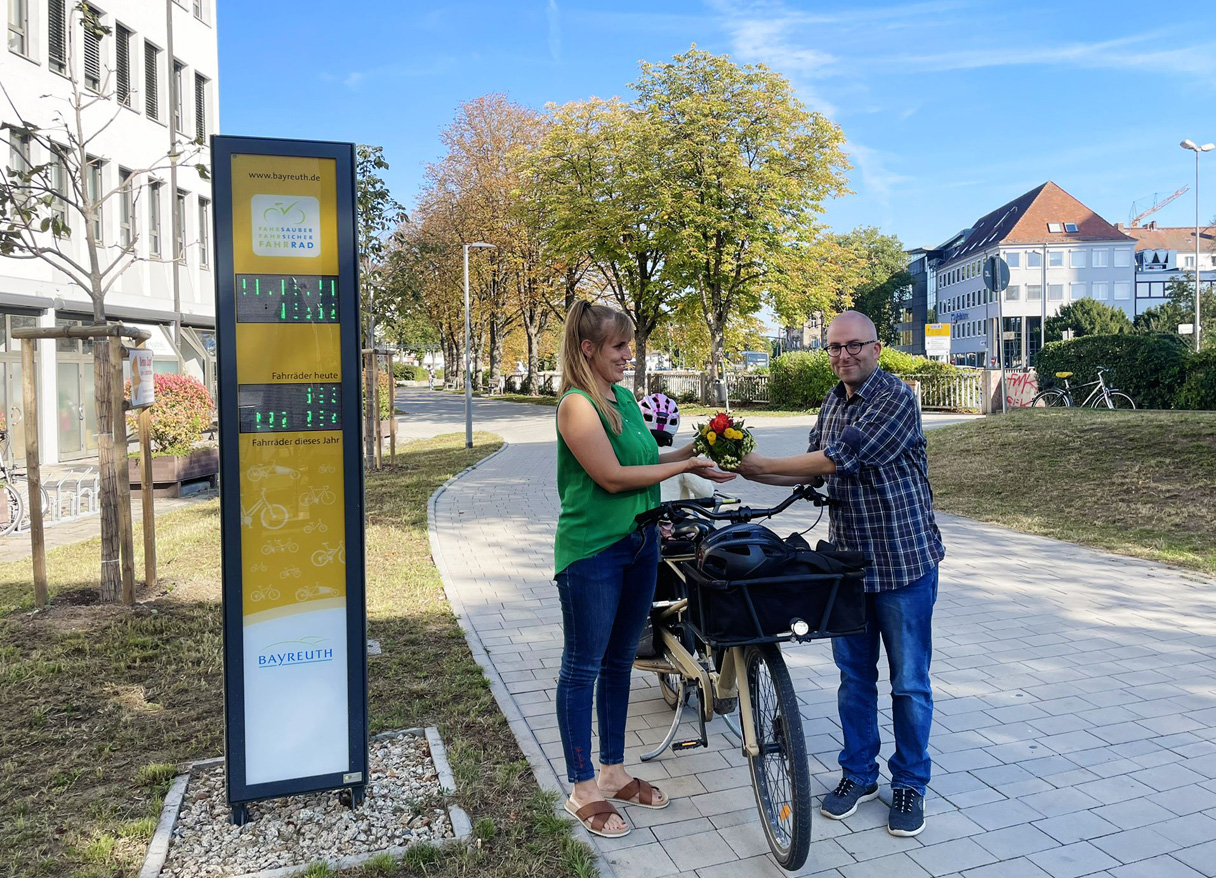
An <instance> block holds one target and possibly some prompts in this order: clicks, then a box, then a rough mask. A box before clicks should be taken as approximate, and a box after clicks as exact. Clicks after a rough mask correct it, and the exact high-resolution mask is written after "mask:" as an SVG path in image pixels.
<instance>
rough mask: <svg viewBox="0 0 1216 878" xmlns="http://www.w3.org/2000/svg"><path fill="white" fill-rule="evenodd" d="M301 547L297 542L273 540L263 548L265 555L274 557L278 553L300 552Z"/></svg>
mask: <svg viewBox="0 0 1216 878" xmlns="http://www.w3.org/2000/svg"><path fill="white" fill-rule="evenodd" d="M298 551H300V545H299V543H297V542H296V541H295V540H271V541H270V542H269V543H267V544H266V545H264V546H262V554H263V555H273V554H275V553H276V552H298Z"/></svg>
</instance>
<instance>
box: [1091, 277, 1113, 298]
mask: <svg viewBox="0 0 1216 878" xmlns="http://www.w3.org/2000/svg"><path fill="white" fill-rule="evenodd" d="M1093 294H1094V295H1093V297H1094V298H1095V299H1106V298H1108V297H1109V296H1110V284H1109V283H1108V282H1107V281H1104V280H1096V281H1094V286H1093Z"/></svg>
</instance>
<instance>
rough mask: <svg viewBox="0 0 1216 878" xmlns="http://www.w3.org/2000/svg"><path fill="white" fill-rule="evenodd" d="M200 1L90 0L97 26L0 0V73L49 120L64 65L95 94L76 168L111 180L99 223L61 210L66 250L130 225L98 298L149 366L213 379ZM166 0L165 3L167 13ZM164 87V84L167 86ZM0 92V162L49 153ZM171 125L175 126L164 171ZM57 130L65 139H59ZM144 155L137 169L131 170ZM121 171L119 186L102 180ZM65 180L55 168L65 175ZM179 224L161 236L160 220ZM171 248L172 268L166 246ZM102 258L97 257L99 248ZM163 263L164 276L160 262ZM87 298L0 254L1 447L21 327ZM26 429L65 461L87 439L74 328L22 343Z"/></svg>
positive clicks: (82, 453)
mask: <svg viewBox="0 0 1216 878" xmlns="http://www.w3.org/2000/svg"><path fill="white" fill-rule="evenodd" d="M212 4H213V0H173V2H172V3H170V4H165V3H148V2H143V0H105V5H104V6H102V5H100V4H98V5H97V6H94V7H93V9H94V11H95V12H96V14H97V16H98V19H99V21H100V23H101V24H102V26H103V30H93V29H89V28H86V27H83V26H82V24H81V17H80V14H79V13H78V12H77V11H76V10H75V3H74V0H8V3H7V4H6V8H5V11H4V13H2V14H4V15H5V16H6V17H5V25H6V34H7V44H6V46H5V47H4V49H3V50H0V81H3V83H4V87H5V89H6V90H7V91H8V94H9V97H10V99H11V101H12V104H13V106H15V107H16V108H17V112H19V113H20V115H21V117H23V118H24V119H25V120H26V121H27V122H30V123H33V124H34V125H37V126H38V127H39V128H40V129H41V130H43V131H45V132H48V133H51V129H53V128H55V127H56V122H55V114H56V113H59V114H63V115H68V114H69V112H70V104H69V98H70V96H71V94H72V81H71V80H70V79H69V77H71V78H72V79H74V80H75V81H76V82H77V83H79V88H80V89H81V90H82V91H85V92H86V93H88V94H93V95H95V96H97V97H100V98H102V100H100V101H99V102H98V103H97V104H96V105H95V106H93V107H92V108H91V109H90V110H88V115H87V116H86V120H87V131H86V133H91V134H94V135H95V137H94V138H93V139H92V140H91V141H90V143H89V153H90V155H91V156H94V157H95V158H96V163H95V164H94V165H91V167H95V168H96V169H97V170H96V171H95V172H93V173H95V174H97V177H96V178H93V179H90V181H89V183H90V185H93V186H98V187H100V188H99V191H100V192H102V193H107V192H112V191H114V192H116V194H115V195H114V197H112V198H109V199H108V200H107V201H106V203H105V207H104V209H103V211H102V216H101V221H100V227H99V228H94V229H90V230H86V229H83V228H77V227H76V226H78V225H81V224H82V223H81V222H80V218H79V216H73V215H72V214H71V212H70V211H69V213H68V217H67V218H68V222H69V225H70V226H71V233H72V234H71V238H70V240H69V242H68V243H67V244H66V247H65V249H67V250H68V251H69V252H70V253H72V254H73V255H74V256H76V257H78V259H84V258H85V253H86V247H85V244H84V241H85V236H86V234H89V233H92V234H94V235H96V236H99V240H100V241H101V242H102V244H103V246H105V247H106V248H108V249H107V251H106V252H108V253H110V254H116V253H117V248H118V247H119V246H120V244H121V243H125V242H128V241H131V240H134V241H135V242H136V243H135V246H136V253H137V254H138V256H139V258H140V259H139V261H137V262H136V263H135V264H133V265H132V266H131V267H129V268H128V269H127V270H126V272H125V273H124V274H123V275H122V276H121V278H119V280H118V281H117V282H116V283H115V285H114V286H113V288H112V289H111V290H110V292H109V293H108V295H107V296H106V299H105V309H106V315H107V317H108V318H109V319H111V320H121V321H123V322H124V323H129V324H136V325H140V326H143V327H144V328H146V329H149V330H151V331H152V340H151V341H150V342H149V346H150V347H152V348H153V350H154V351H155V354H156V369H157V371H161V372H182V373H186V374H191V375H194V376H195V377H197V378H199V379H200V380H203V381H205V382H206V383H207V384H208V386H209V388H211V389H212V391H213V392H214V387H213V373H214V365H213V364H214V359H213V353H214V327H215V292H214V290H215V286H214V279H213V276H212V266H213V261H214V243H213V242H212V241H211V240H210V239H211V236H212V231H211V222H212V220H211V203H212V201H211V198H212V196H211V184H210V182H209V181H208V180H206V179H203V178H202V176H201V175H200V174H199V173H198V171H197V170H196V169H195V165H198V164H202V165H206V166H209V165H210V150H209V149H207V148H206V146H205V144H206V143H207V139H208V138H209V137H210V135H211V134H213V133H215V132H216V130H217V123H218V120H219V111H218V103H217V96H218V94H219V89H218V63H219V62H218V51H217V41H216V29H215V17H214V14H215V10H214V6H213V5H212ZM166 5H168V7H169V9H170V10H172V13H171V14H172V18H171V20H170V18H169V14H170V13H169V12H168V11H167V10H166ZM175 98H176V99H175ZM17 121H18V120H17V119H16V118H15V114H14V111H13V109H12V107H10V106H8V105H7V104H4V105H2V106H0V128H3V131H0V138H2V139H3V141H4V146H3V149H4V154H3V155H0V162H3V163H4V164H5V166H6V167H9V168H12V167H15V166H17V165H18V164H20V162H21V161H22V160H23V157H22V153H23V152H24V153H25V155H24V160H26V161H29V162H31V163H33V164H35V165H37V164H40V163H44V162H48V161H50V160H51V158H52V157H51V156H49V155H40V154H38V153H39V152H40V151H41V150H40V148H39V146H38V144H37V143H36V142H34V143H29V142H23V139H22V138H20V137H17V136H14V134H13V132H12V131H11V130H10V129H9V127H8V126H11V125H13V124H16V123H17ZM171 128H176V129H177V138H176V139H177V154H179V155H180V156H182V158H181V159H180V163H179V165H178V166H177V168H176V171H175V172H171V170H170V168H169V162H168V159H167V158H166V156H167V155H169V154H170V153H171V152H172V146H173V143H172V140H171V136H170V131H171ZM65 145H66V144H65ZM154 166H160V167H159V169H158V170H156V171H155V172H154V173H152V174H150V175H148V176H146V177H144V178H142V179H141V178H140V177H139V176H138V173H139V171H141V170H143V169H146V168H151V167H154ZM132 174H134V175H135V179H136V180H137V185H136V186H134V187H133V189H134V193H133V195H132V196H130V197H123V196H121V195H120V194H117V190H118V189H119V187H120V185H121V181H122V180H123V179H125V178H126V177H127V176H128V175H132ZM68 182H70V181H68ZM175 219H176V220H177V223H178V225H179V227H180V232H179V234H178V236H177V239H176V240H174V235H173V228H174V220H175ZM175 255H177V257H178V265H177V270H176V272H175V271H174V256H175ZM108 258H112V255H111V256H110V257H108ZM175 275H176V277H175ZM92 315H93V306H92V302H91V300H90V299H89V297H88V295H87V294H86V293H85V291H84V290H82V289H80V288H79V287H77V286H75V285H73V284H71V283H70V282H68V279H67V277H66V276H65V275H64V274H62V273H61V272H59V271H57V270H55V269H53V268H52V267H50V266H48V265H47V264H46V263H45V262H43V261H41V260H38V259H13V258H4V257H0V404H2V405H3V413H4V417H5V422H6V424H7V425H8V426H9V428H10V430H11V437H10V438H11V440H12V442H13V449H14V453H15V454H16V456H17V457H18V458H20V457H22V456H23V454H24V450H23V449H24V445H23V442H24V432H23V431H24V428H25V424H24V423H23V422H22V414H21V409H22V385H21V365H20V364H21V353H20V344H21V342H20V341H17V340H14V339H12V337H11V335H10V333H11V331H12V330H13V329H15V328H18V327H21V326H34V325H38V326H46V327H52V326H56V325H64V324H71V323H91V322H92ZM38 359H39V363H38V373H39V374H38V382H39V388H38V393H39V410H40V412H43V413H47V415H46V416H45V417H44V418H43V424H42V431H41V435H40V440H41V443H42V444H41V449H42V457H43V460H46V461H49V462H55V461H69V460H73V459H76V458H81V457H88V456H92V455H94V454H96V447H97V436H96V432H97V428H96V417H95V412H94V404H93V366H92V355H91V349H90V347H89V344H88V343H87V342H81V341H75V340H63V339H61V340H53V341H41V342H39V343H38Z"/></svg>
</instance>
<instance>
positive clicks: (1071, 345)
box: [1034, 333, 1187, 409]
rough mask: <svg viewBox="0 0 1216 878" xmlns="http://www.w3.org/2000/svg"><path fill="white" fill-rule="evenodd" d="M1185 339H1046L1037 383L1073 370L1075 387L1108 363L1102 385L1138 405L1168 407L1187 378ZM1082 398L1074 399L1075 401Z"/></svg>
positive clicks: (1038, 363)
mask: <svg viewBox="0 0 1216 878" xmlns="http://www.w3.org/2000/svg"><path fill="white" fill-rule="evenodd" d="M1186 361H1187V351H1186V342H1184V341H1183V340H1182V339H1181V338H1180V337H1179V336H1177V335H1170V334H1167V333H1153V334H1148V335H1087V336H1083V337H1082V338H1074V339H1072V340H1071V341H1054V342H1051V343H1049V344H1048V345H1047V346H1046V347H1044V348H1043V349H1042V350H1041V351H1039V353H1038V355H1037V356H1036V357H1035V363H1034V365H1035V369H1036V370H1037V371H1038V373H1039V386H1040V387H1047V386H1050V385H1051V384H1053V383H1058V382H1056V379H1055V377H1054V376H1055V373H1056V372H1072V373H1073V374H1074V377H1073V378H1070V379H1069V381H1070V383H1071V384H1073V385H1074V386H1076V385H1077V384H1084V383H1085V382H1087V381H1095V380H1097V377H1098V368H1097V367H1098V366H1105V367H1106V368H1107V370H1108V371H1107V373H1106V381H1107V384H1109V385H1113V386H1114V387H1117V388H1118V389H1119V390H1122V391H1123V392H1124V393H1126V394H1127V395H1128V396H1130V397H1131V398H1132V399H1134V400H1135V401H1136V405H1137V406H1138V407H1139V408H1146V409H1168V408H1173V407H1174V404H1175V402H1176V400H1177V397H1178V392H1179V390H1180V389H1181V388H1182V385H1183V382H1184V381H1185V380H1186ZM1083 401H1084V397H1083V396H1082V397H1081V399H1078V400H1076V402H1077V403H1078V404H1080V403H1081V402H1083Z"/></svg>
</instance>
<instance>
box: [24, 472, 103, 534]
mask: <svg viewBox="0 0 1216 878" xmlns="http://www.w3.org/2000/svg"><path fill="white" fill-rule="evenodd" d="M12 484H13V485H14V487H16V488H17V490H19V491H21V493H22V495H23V498H24V500H25V509H26V512H25V518H24V519H22V521H21V523H20V524H18V525H17V527H16V528H14V529H13V531H12V532H13V533H28V532H29V529H30V519H29V511H30V509H31V506H30V493H29V492H30V483H29V482H28V481H27V480H26V479H20V480H17V479H14V480H13V482H12ZM100 490H101V476H100V474H99V473H97V472H96V471H95V470H93V469H92V468H91V467H90V468H87V469H83V470H68V471H67V472H66V473H64V474H63V475H62V476H60V477H59V478H58V479H56V480H54V481H47V482H46V483H45V484H44V485H43V486H42V495H43V497H45V498H46V500H45V502H44V504H43V510H42V515H43V520H44V523H45V524H46V525H47V526H54V525H56V524H62V523H64V522H68V521H75V520H77V519H79V518H83V517H85V516H87V515H96V514H98V513H99V512H100V511H101V504H100V501H99V494H100Z"/></svg>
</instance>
